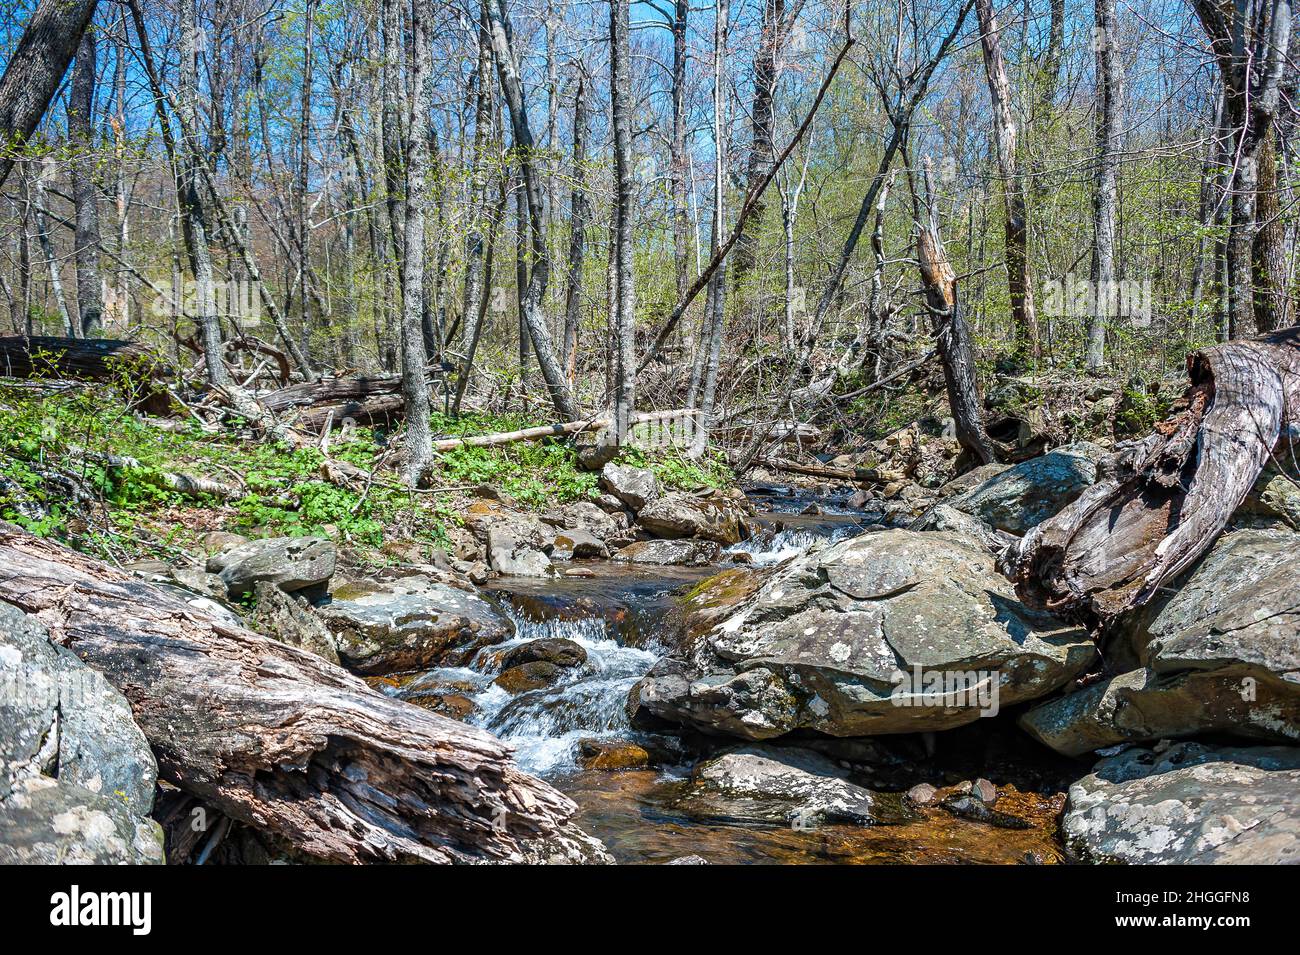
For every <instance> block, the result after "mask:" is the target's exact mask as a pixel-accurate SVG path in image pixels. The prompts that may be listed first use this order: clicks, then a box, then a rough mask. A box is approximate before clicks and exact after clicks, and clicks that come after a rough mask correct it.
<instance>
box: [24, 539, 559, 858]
mask: <svg viewBox="0 0 1300 955" xmlns="http://www.w3.org/2000/svg"><path fill="white" fill-rule="evenodd" d="M0 600H4V601H7V602H8V603H11V604H13V605H15V606H17V607H19V608H20V609H22V610H24V611H26V612H27V613H30V614H34V615H36V616H37V618H38V619H39V620H40V621H41V622H42V623H43V624H45V625H46V626H47V627H48V628H49V631H50V635H51V637H52V639H54V640H55V641H56V642H58V643H59V644H61V645H62V646H65V647H67V648H68V649H69V650H71V651H72V652H73V653H75V654H76V655H77V656H78V657H80V658H81V659H82V660H83V661H84V662H85V663H86V664H87V665H89V666H91V667H93V668H94V669H96V670H98V671H99V672H101V673H103V674H104V676H105V677H107V678H108V680H109V682H111V683H112V684H113V685H114V686H115V687H117V689H118V690H119V691H121V693H122V694H123V695H124V696H125V697H126V698H127V700H128V701H129V702H130V704H131V708H132V711H133V713H134V715H135V719H136V722H137V723H138V724H139V725H140V728H141V729H142V730H143V731H144V734H145V736H146V738H147V739H148V740H149V744H150V746H151V747H152V748H153V750H154V753H155V755H156V756H157V759H158V770H159V778H160V779H163V780H166V781H167V782H169V783H172V784H173V785H175V786H177V787H179V788H180V789H182V790H184V791H186V792H188V793H190V794H192V795H193V796H195V797H196V798H198V799H200V800H202V801H203V802H204V803H205V804H207V805H210V806H213V807H215V808H216V809H218V810H219V811H220V812H222V813H224V814H225V815H226V816H228V817H230V818H232V819H235V820H237V821H240V822H243V823H245V824H247V825H249V826H251V827H252V828H254V829H256V830H258V831H259V832H261V833H263V834H266V835H268V836H270V837H271V838H272V839H273V840H274V841H275V842H276V843H277V844H280V845H286V846H289V847H292V849H293V850H294V851H295V852H297V853H300V854H302V855H305V856H309V857H314V858H317V859H321V860H327V861H332V862H366V861H423V862H464V861H479V860H511V861H512V860H517V859H519V858H521V853H523V852H525V851H528V850H527V848H526V843H528V842H530V841H531V840H535V839H539V838H542V837H548V836H551V835H552V834H554V833H557V832H559V831H560V830H561V828H562V827H563V826H564V824H565V822H566V820H567V819H568V818H569V817H570V816H571V815H572V813H573V812H574V809H575V807H574V805H573V803H572V802H570V801H569V800H568V799H567V798H566V797H565V796H563V795H562V794H560V793H559V792H557V791H556V790H555V789H553V788H551V787H550V786H549V785H547V784H546V783H544V782H542V781H541V780H538V779H535V778H533V777H531V776H528V775H526V774H524V773H522V772H521V771H520V770H519V769H517V768H516V767H515V766H514V764H513V763H512V762H511V761H510V758H509V750H508V748H507V747H506V746H505V744H503V743H501V742H500V741H499V740H497V739H496V738H495V737H493V736H492V735H490V734H489V733H487V732H485V731H483V730H480V729H476V728H474V727H470V726H467V725H465V724H463V723H459V722H456V721H455V720H450V719H447V718H445V717H441V716H438V715H437V714H435V713H431V712H429V711H427V710H423V709H421V708H419V707H417V706H413V705H411V704H408V703H402V702H400V701H398V700H394V699H391V698H389V697H387V696H384V695H383V694H380V693H377V692H375V691H373V690H371V689H370V688H369V687H367V686H366V685H365V684H364V683H362V682H361V681H360V680H358V679H356V678H355V677H353V676H351V675H350V674H348V673H346V672H345V671H343V670H341V669H339V668H338V667H336V666H333V665H331V664H329V663H327V662H325V661H324V660H322V659H320V658H319V657H316V656H313V655H312V654H310V653H307V652H305V651H302V650H299V649H296V648H294V647H290V646H287V645H285V644H282V643H278V642H276V641H274V640H269V639H267V638H265V637H262V636H259V635H258V634H255V633H253V632H251V631H249V630H246V629H244V628H243V627H240V626H236V625H233V624H230V623H228V622H226V621H225V620H223V619H221V618H218V617H216V616H213V615H210V614H208V613H207V612H205V611H203V610H201V609H199V608H196V607H192V606H190V605H188V604H186V603H185V602H184V601H183V600H181V599H180V598H179V597H177V596H174V595H173V594H171V593H169V592H167V591H164V590H162V589H160V588H158V587H155V586H153V585H152V584H149V583H146V582H143V581H140V580H138V579H135V578H133V577H130V576H128V575H127V574H125V573H123V572H120V571H118V570H116V569H114V568H112V567H109V566H108V565H106V564H104V563H101V562H100V561H97V560H95V559H93V558H91V557H87V556H85V555H83V554H79V553H77V552H75V551H71V550H68V549H66V548H63V547H61V546H59V545H57V544H54V543H51V542H49V541H46V540H42V539H40V538H37V537H35V536H33V535H31V534H28V533H27V532H25V531H23V530H21V529H19V528H17V527H15V526H13V525H11V524H5V523H0Z"/></svg>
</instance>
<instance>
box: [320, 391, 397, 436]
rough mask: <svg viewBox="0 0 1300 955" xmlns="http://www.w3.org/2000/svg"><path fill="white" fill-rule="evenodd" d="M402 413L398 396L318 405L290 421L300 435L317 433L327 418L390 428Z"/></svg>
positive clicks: (380, 396) (376, 396) (382, 396)
mask: <svg viewBox="0 0 1300 955" xmlns="http://www.w3.org/2000/svg"><path fill="white" fill-rule="evenodd" d="M405 411H406V400H405V399H404V398H403V397H402V396H401V395H375V396H374V397H372V398H365V399H362V400H360V401H344V402H342V403H340V404H336V405H319V406H317V407H314V408H307V409H306V410H304V411H303V412H302V413H301V414H300V415H299V416H298V418H297V420H295V421H294V427H296V428H300V429H302V430H303V431H317V432H318V431H320V430H321V429H322V428H324V427H325V424H326V422H328V421H329V420H330V419H331V418H332V419H333V420H334V421H335V422H343V421H348V420H350V421H352V423H353V424H356V425H360V426H362V427H373V426H374V425H391V424H392V423H393V422H394V421H397V420H398V419H400V418H401V417H402V416H403V415H404V414H405Z"/></svg>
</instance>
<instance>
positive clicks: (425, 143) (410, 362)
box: [402, 0, 433, 486]
mask: <svg viewBox="0 0 1300 955" xmlns="http://www.w3.org/2000/svg"><path fill="white" fill-rule="evenodd" d="M431 15H432V10H431V9H430V6H429V4H427V3H423V2H421V0H416V2H415V3H412V4H411V19H410V29H411V42H410V43H409V44H408V48H409V50H410V97H411V101H410V114H409V115H408V117H407V130H408V135H407V138H406V162H405V169H406V190H405V191H406V221H405V224H404V225H405V228H404V233H405V234H404V236H403V246H402V287H403V288H404V289H405V290H406V294H405V297H404V298H403V300H402V397H403V398H404V399H405V402H406V409H405V410H406V476H407V481H408V483H410V484H411V485H412V486H415V485H417V484H419V483H420V482H421V481H423V480H424V478H425V476H426V474H427V473H428V470H429V468H430V466H431V465H432V462H433V432H432V430H431V427H430V423H429V410H430V402H429V375H428V367H427V366H428V355H427V354H426V353H425V350H424V328H423V312H424V301H423V299H424V292H425V285H424V268H425V236H424V230H425V217H426V215H427V214H428V210H429V189H430V184H429V176H430V173H431V171H432V163H431V161H430V157H429V128H430V124H431V123H432V122H433V97H432V95H431V92H432V91H431V87H430V76H431V74H432V72H433V39H432V38H433V25H432V24H431V23H430V22H429V19H430V17H431Z"/></svg>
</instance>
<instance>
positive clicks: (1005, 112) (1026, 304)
mask: <svg viewBox="0 0 1300 955" xmlns="http://www.w3.org/2000/svg"><path fill="white" fill-rule="evenodd" d="M975 13H976V16H978V17H979V25H980V42H981V45H982V46H983V49H984V72H985V73H986V74H987V76H988V84H989V96H990V97H991V98H992V100H993V139H994V142H995V143H996V144H997V152H998V169H999V171H1000V172H1001V174H1002V195H1003V199H1004V201H1005V206H1006V259H1007V285H1008V289H1009V291H1010V293H1011V318H1012V321H1013V322H1014V323H1015V332H1016V347H1017V350H1018V351H1020V352H1022V353H1024V352H1027V353H1028V356H1029V357H1030V358H1032V359H1033V360H1034V361H1037V360H1038V357H1039V341H1038V319H1037V316H1036V314H1035V312H1034V292H1033V276H1032V272H1031V269H1030V264H1029V250H1028V248H1027V246H1028V232H1029V222H1028V212H1027V211H1026V207H1025V184H1024V181H1023V178H1022V177H1021V176H1020V175H1019V174H1018V172H1017V168H1016V121H1015V117H1014V116H1013V115H1012V113H1011V83H1010V81H1008V79H1007V66H1006V62H1005V61H1004V60H1003V58H1002V32H1001V29H1000V28H999V26H998V19H997V15H996V14H995V13H994V12H993V0H975Z"/></svg>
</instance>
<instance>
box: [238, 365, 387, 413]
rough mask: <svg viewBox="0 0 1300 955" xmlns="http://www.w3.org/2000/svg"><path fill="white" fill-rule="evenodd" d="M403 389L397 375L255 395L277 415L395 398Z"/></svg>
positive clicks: (325, 381)
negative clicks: (327, 406) (381, 398)
mask: <svg viewBox="0 0 1300 955" xmlns="http://www.w3.org/2000/svg"><path fill="white" fill-rule="evenodd" d="M401 390H402V378H401V376H400V375H375V376H371V377H366V376H357V377H352V378H325V379H322V380H321V381H316V382H307V383H305V384H301V385H290V386H289V387H288V388H280V389H278V390H276V391H270V392H267V393H266V394H264V395H258V398H257V400H258V401H260V402H261V403H262V407H264V408H266V409H267V410H268V411H273V412H275V413H277V414H280V413H283V412H286V411H290V410H293V409H295V408H314V407H316V406H318V405H336V404H340V403H342V402H346V401H362V400H364V399H366V398H372V397H374V396H376V395H395V394H398V393H399V392H400V391H401Z"/></svg>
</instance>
